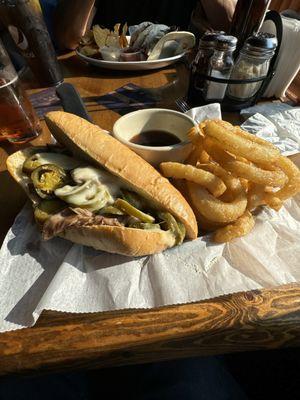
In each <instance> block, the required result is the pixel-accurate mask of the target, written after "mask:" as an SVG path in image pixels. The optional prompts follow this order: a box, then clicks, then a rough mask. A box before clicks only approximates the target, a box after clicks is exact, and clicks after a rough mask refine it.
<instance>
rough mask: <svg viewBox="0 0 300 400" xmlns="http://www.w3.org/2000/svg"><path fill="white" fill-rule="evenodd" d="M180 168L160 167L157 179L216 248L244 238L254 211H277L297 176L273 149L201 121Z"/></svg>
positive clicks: (218, 123) (299, 187) (296, 185)
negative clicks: (171, 188) (169, 185)
mask: <svg viewBox="0 0 300 400" xmlns="http://www.w3.org/2000/svg"><path fill="white" fill-rule="evenodd" d="M189 138H190V140H191V141H192V143H193V151H192V153H191V154H190V156H189V159H188V160H187V162H186V164H180V163H175V162H164V163H161V164H160V169H161V172H162V174H163V175H164V176H165V177H167V178H170V179H172V182H173V184H174V185H175V186H176V187H177V188H178V189H179V190H180V191H181V192H182V194H183V195H184V196H185V197H186V199H187V200H188V202H189V203H190V204H191V206H192V208H193V210H194V213H195V215H196V218H197V221H198V225H199V231H200V232H202V233H205V232H212V233H213V234H212V240H213V241H214V242H217V243H225V242H229V241H231V240H233V239H235V238H238V237H240V236H244V235H246V234H247V233H249V232H250V231H251V230H252V229H253V227H254V225H255V218H254V214H255V213H256V211H257V208H258V207H260V206H267V207H270V208H272V209H274V210H276V211H278V210H280V208H281V207H282V205H283V202H284V201H285V200H287V199H288V198H290V197H293V196H295V195H296V194H297V193H298V192H299V191H300V171H299V169H298V167H297V166H296V165H295V164H294V163H293V162H292V161H291V160H290V159H289V158H287V157H285V156H283V155H281V153H280V151H279V149H278V148H277V147H276V146H274V145H273V144H271V143H269V142H267V141H265V140H263V139H261V138H259V137H257V136H254V135H253V134H250V133H248V132H246V131H244V130H242V129H241V128H240V127H239V126H233V125H231V124H230V123H229V122H226V121H222V120H206V121H204V122H202V123H200V124H199V126H197V127H194V128H192V129H191V130H190V132H189Z"/></svg>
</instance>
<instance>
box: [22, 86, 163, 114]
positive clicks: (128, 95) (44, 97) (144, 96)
mask: <svg viewBox="0 0 300 400" xmlns="http://www.w3.org/2000/svg"><path fill="white" fill-rule="evenodd" d="M82 99H83V101H84V102H85V103H86V104H87V103H90V102H93V103H97V104H99V105H101V106H103V107H106V108H108V109H110V110H113V111H115V112H118V113H119V114H120V115H124V114H127V113H128V112H131V111H136V110H139V109H141V108H146V107H147V108H148V107H153V106H155V103H156V100H155V98H154V97H153V96H152V95H151V94H150V93H149V92H147V90H145V89H143V88H141V87H140V86H138V85H135V84H133V83H128V84H126V85H124V86H121V87H119V88H118V89H116V90H113V91H112V92H109V93H107V94H105V95H103V96H89V97H83V98H82ZM30 101H31V103H32V105H33V107H34V108H35V111H36V113H37V115H38V116H39V117H40V118H43V117H44V115H45V114H46V113H47V112H50V111H56V110H61V109H62V105H61V102H60V99H59V97H57V95H56V92H55V88H48V89H45V90H41V91H40V92H38V93H34V94H32V95H31V96H30Z"/></svg>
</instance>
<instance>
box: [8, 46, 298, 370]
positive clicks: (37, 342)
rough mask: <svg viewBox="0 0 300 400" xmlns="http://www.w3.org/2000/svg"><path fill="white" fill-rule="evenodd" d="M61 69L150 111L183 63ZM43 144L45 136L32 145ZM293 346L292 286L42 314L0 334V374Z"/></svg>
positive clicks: (106, 115) (99, 117)
mask: <svg viewBox="0 0 300 400" xmlns="http://www.w3.org/2000/svg"><path fill="white" fill-rule="evenodd" d="M62 65H63V67H64V74H65V76H66V77H67V78H66V80H67V81H69V82H71V83H73V84H74V85H75V86H76V88H77V89H78V90H79V92H80V94H81V95H82V96H83V97H89V96H99V95H101V94H105V93H107V92H109V91H111V90H113V89H116V88H118V87H120V86H122V85H124V84H126V83H128V82H132V83H135V84H137V85H139V86H141V87H143V88H147V89H148V90H150V91H151V93H152V94H153V95H154V96H155V98H156V101H157V106H160V107H167V108H175V100H176V98H178V97H182V96H183V95H184V94H185V91H186V88H187V82H188V79H187V71H186V68H185V66H184V65H183V64H177V65H176V66H175V67H171V68H166V69H162V70H159V71H153V72H145V73H127V74H126V73H124V72H123V73H120V72H109V71H101V70H97V69H96V68H93V67H89V66H87V65H86V64H84V63H83V62H82V61H80V60H78V59H77V58H76V57H74V55H72V54H71V55H67V56H65V57H63V60H62ZM32 91H34V89H33V90H32ZM88 111H89V112H90V114H91V116H92V118H93V120H94V122H95V123H97V124H99V125H100V126H101V127H103V128H104V129H111V128H112V125H113V123H114V121H115V120H116V119H117V118H118V117H119V115H118V114H117V113H115V112H113V111H110V110H107V109H105V108H103V107H102V106H99V105H97V104H96V103H95V104H88ZM226 118H227V119H230V120H233V119H234V118H235V116H234V115H228V116H226ZM49 141H50V136H49V132H48V131H47V129H44V131H43V134H42V135H41V136H40V137H39V138H37V139H36V140H35V141H34V142H33V144H43V143H46V142H49ZM18 148H19V147H18ZM15 150H17V148H16V147H15V146H12V145H9V144H1V147H0V186H1V190H0V221H1V224H0V240H1V239H3V237H4V235H5V233H6V231H7V229H8V228H9V226H10V225H11V223H12V222H13V219H14V217H15V215H16V214H17V213H18V211H19V210H20V208H21V206H22V204H23V203H24V201H25V196H24V195H23V194H22V191H21V190H20V189H19V187H18V185H16V184H14V182H13V181H12V179H11V178H10V176H9V175H8V173H7V171H6V167H5V160H6V158H7V156H8V155H9V154H11V153H12V152H13V151H15ZM1 295H2V294H1ZM299 344H300V285H296V284H295V285H289V286H286V287H279V288H274V289H266V290H261V291H252V292H247V293H239V294H232V295H228V296H224V297H220V298H217V299H213V300H208V301H202V302H198V303H193V304H188V305H180V306H170V307H162V308H160V309H154V310H143V311H141V310H126V311H115V312H106V313H94V314H66V313H58V312H49V311H45V312H43V313H42V315H41V317H40V319H39V320H38V322H37V324H36V325H35V326H34V327H32V328H28V329H23V330H17V331H12V332H7V333H2V334H0V374H1V375H4V374H11V373H18V374H19V373H43V372H48V371H59V370H65V369H75V368H94V367H104V366H114V365H126V364H132V363H144V362H151V361H156V360H167V359H172V358H182V357H188V356H196V355H209V354H221V353H226V352H237V351H249V350H257V349H269V348H275V347H280V346H296V345H299Z"/></svg>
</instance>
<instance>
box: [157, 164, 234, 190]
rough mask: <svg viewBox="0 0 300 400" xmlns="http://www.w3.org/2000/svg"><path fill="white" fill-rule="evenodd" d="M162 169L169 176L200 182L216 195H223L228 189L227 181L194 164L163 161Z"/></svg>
mask: <svg viewBox="0 0 300 400" xmlns="http://www.w3.org/2000/svg"><path fill="white" fill-rule="evenodd" d="M160 169H161V171H162V173H163V175H164V176H166V177H167V178H176V179H186V180H188V181H191V182H194V183H198V184H199V185H201V186H204V187H205V188H207V189H208V190H209V191H210V193H212V194H213V195H214V196H216V197H219V196H221V194H223V193H224V192H225V190H226V186H225V183H224V182H223V181H222V180H221V179H220V178H218V177H217V176H215V175H214V174H212V173H211V172H208V171H204V170H201V169H198V168H196V167H193V166H192V165H184V164H180V163H176V162H163V163H161V164H160Z"/></svg>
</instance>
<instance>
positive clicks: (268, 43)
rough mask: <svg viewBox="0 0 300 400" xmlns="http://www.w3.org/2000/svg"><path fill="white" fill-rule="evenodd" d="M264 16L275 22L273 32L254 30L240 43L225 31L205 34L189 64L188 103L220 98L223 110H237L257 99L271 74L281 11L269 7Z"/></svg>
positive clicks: (280, 32)
mask: <svg viewBox="0 0 300 400" xmlns="http://www.w3.org/2000/svg"><path fill="white" fill-rule="evenodd" d="M265 20H271V21H273V22H274V24H275V27H276V35H272V34H268V33H253V34H252V35H250V36H249V37H248V38H247V39H246V41H245V42H244V44H243V46H242V47H241V45H240V44H239V43H238V42H237V38H236V37H235V36H232V35H227V34H225V33H224V32H208V33H206V34H204V36H203V37H202V38H201V39H200V41H199V47H198V53H197V55H196V57H195V59H194V61H193V62H192V64H191V72H190V85H189V91H188V96H187V100H188V103H189V105H190V106H197V105H202V104H208V103H214V102H219V103H221V107H222V109H223V110H225V111H237V110H241V109H243V108H245V107H249V106H252V105H254V104H255V103H257V101H258V100H259V99H260V98H261V96H262V95H263V93H264V91H265V90H266V88H267V86H268V84H269V82H270V80H271V79H272V77H273V76H274V73H275V69H276V64H277V61H278V57H277V56H278V52H279V49H280V44H281V39H282V22H281V17H280V15H279V14H278V13H277V12H275V11H269V12H267V14H266V17H265ZM237 45H238V47H239V48H240V50H239V51H238V52H237V51H235V50H236V47H237Z"/></svg>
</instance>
